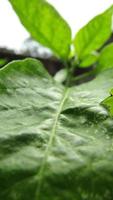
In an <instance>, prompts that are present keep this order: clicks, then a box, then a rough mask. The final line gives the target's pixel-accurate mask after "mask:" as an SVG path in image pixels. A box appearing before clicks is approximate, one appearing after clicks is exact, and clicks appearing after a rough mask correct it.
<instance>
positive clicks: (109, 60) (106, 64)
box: [97, 43, 113, 72]
mask: <svg viewBox="0 0 113 200" xmlns="http://www.w3.org/2000/svg"><path fill="white" fill-rule="evenodd" d="M111 67H113V43H111V44H109V45H107V46H106V47H105V48H104V49H103V50H102V51H101V53H100V56H99V59H98V64H97V71H98V72H100V71H103V70H105V69H108V68H111Z"/></svg>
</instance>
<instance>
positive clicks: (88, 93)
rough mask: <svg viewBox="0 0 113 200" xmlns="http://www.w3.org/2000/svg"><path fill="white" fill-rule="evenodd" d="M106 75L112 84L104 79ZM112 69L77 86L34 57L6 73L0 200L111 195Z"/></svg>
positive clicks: (0, 82)
mask: <svg viewBox="0 0 113 200" xmlns="http://www.w3.org/2000/svg"><path fill="white" fill-rule="evenodd" d="M106 80H107V82H106ZM112 85H113V70H109V71H106V72H104V73H102V74H101V75H99V76H98V77H97V78H96V79H95V80H94V81H91V82H90V83H86V84H83V85H81V86H78V87H72V88H65V87H63V86H62V85H60V84H58V83H56V82H55V81H54V80H52V79H51V77H50V76H49V75H48V73H47V72H46V71H45V70H44V68H43V66H42V65H41V64H40V63H39V62H37V61H35V60H32V59H27V60H24V61H17V62H13V63H11V64H8V65H7V66H6V67H4V68H3V69H2V70H0V200H31V199H32V200H79V199H80V200H83V199H84V200H108V199H109V200H111V199H112V196H113V120H112V119H110V118H109V117H108V114H107V112H106V111H105V110H104V108H103V107H101V106H100V105H99V103H100V102H101V101H102V99H104V98H105V97H106V95H107V93H108V88H110V87H111V86H112Z"/></svg>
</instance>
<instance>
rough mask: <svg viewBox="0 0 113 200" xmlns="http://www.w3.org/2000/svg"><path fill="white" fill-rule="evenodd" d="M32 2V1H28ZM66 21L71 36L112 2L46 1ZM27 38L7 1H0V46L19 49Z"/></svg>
mask: <svg viewBox="0 0 113 200" xmlns="http://www.w3.org/2000/svg"><path fill="white" fill-rule="evenodd" d="M28 1H32V0H28ZM48 1H49V2H50V3H51V4H53V5H54V6H55V7H56V9H57V10H58V11H59V12H60V14H61V15H62V16H63V17H64V18H65V19H66V20H67V22H68V23H69V24H70V26H71V28H72V32H73V35H74V34H75V33H76V32H77V31H78V30H79V28H81V27H82V26H83V25H84V24H85V23H87V22H88V21H89V20H90V19H91V18H92V17H94V16H95V15H97V14H99V13H101V12H102V11H104V10H105V9H107V8H108V7H109V6H111V5H112V4H113V0H48ZM28 36H29V34H28V33H27V31H26V30H25V29H24V27H23V26H22V25H21V24H20V22H19V20H18V17H17V16H16V14H15V13H14V12H13V10H12V8H11V6H10V4H9V2H8V0H0V46H8V47H9V48H15V49H19V48H20V47H21V45H22V42H23V41H24V40H25V39H26V38H27V37H28Z"/></svg>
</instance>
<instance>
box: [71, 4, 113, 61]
mask: <svg viewBox="0 0 113 200" xmlns="http://www.w3.org/2000/svg"><path fill="white" fill-rule="evenodd" d="M112 14H113V6H111V7H110V8H109V9H108V10H107V11H105V12H104V13H102V14H100V15H98V16H96V17H95V18H93V19H92V20H91V21H90V22H89V23H88V24H86V26H84V27H83V28H81V29H80V31H79V32H78V33H77V34H76V36H75V39H74V45H75V49H76V53H77V56H78V58H79V59H84V57H86V56H87V55H89V54H91V53H92V52H93V51H95V50H97V49H99V48H100V47H101V46H102V45H103V44H104V43H105V42H106V40H107V39H108V38H109V37H110V35H111V33H112ZM100 27H101V29H100Z"/></svg>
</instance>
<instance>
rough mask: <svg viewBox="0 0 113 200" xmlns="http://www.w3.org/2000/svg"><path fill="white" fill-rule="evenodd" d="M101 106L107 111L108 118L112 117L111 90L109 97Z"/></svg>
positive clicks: (112, 98)
mask: <svg viewBox="0 0 113 200" xmlns="http://www.w3.org/2000/svg"><path fill="white" fill-rule="evenodd" d="M101 105H103V106H104V107H105V108H106V109H107V110H108V111H109V114H110V116H113V89H112V90H111V91H110V96H109V97H107V98H105V99H104V100H103V101H102V102H101Z"/></svg>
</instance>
